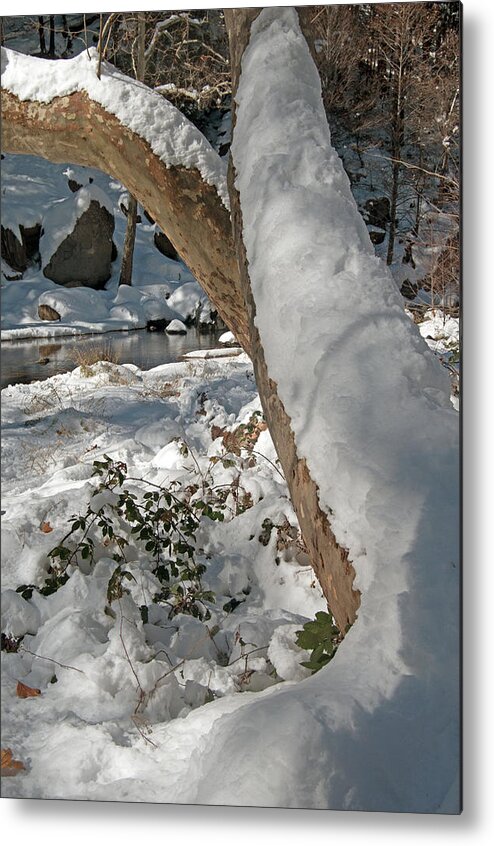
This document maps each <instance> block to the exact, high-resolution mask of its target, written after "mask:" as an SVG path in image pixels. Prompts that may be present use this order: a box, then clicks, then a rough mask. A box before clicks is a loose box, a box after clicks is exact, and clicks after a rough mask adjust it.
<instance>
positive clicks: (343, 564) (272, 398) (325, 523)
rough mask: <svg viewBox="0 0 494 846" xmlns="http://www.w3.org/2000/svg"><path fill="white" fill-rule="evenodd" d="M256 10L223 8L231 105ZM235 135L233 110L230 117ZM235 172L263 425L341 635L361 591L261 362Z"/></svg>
mask: <svg viewBox="0 0 494 846" xmlns="http://www.w3.org/2000/svg"><path fill="white" fill-rule="evenodd" d="M260 11H261V10H260V9H225V21H226V25H227V29H228V34H229V39H230V57H231V58H230V61H231V68H232V84H233V102H234V103H235V92H236V90H237V87H238V82H239V79H240V74H241V62H242V55H243V53H244V50H245V48H246V47H247V45H248V42H249V38H250V30H251V26H252V24H253V22H254V20H255V19H256V17H257V16H258V14H259V13H260ZM233 133H235V108H234V113H233ZM234 183H235V169H234V163H233V162H232V158H231V157H230V168H229V174H228V187H229V192H230V200H231V207H232V226H233V234H234V241H235V244H236V247H237V256H238V263H239V268H240V281H241V285H242V291H243V295H244V298H245V302H246V306H247V314H248V321H249V330H250V334H251V358H252V362H253V365H254V371H255V375H256V381H257V386H258V389H259V396H260V398H261V403H262V407H263V411H264V414H265V417H266V421H267V424H268V427H269V431H270V433H271V437H272V438H273V442H274V445H275V447H276V451H277V453H278V457H279V459H280V462H281V466H282V467H283V471H284V474H285V478H286V481H287V484H288V487H289V490H290V496H291V499H292V504H293V506H294V508H295V511H296V514H297V517H298V521H299V524H300V528H301V531H302V535H303V538H304V541H305V544H306V547H307V551H308V554H309V558H310V561H311V564H312V567H313V569H314V572H315V574H316V576H317V579H318V581H319V583H320V585H321V588H322V591H323V593H324V596H325V598H326V600H327V602H328V606H329V608H330V610H331V613H332V614H333V617H334V619H335V621H336V623H337V625H338V627H339V629H340V630H341V631H342V632H345V630H346V628H347V626H348V625H349V624H352V623H353V622H354V620H355V618H356V614H357V610H358V608H359V605H360V593H359V592H358V591H355V590H354V589H353V580H354V577H355V571H354V569H353V567H352V565H351V563H350V562H349V560H348V552H347V550H346V549H344V548H343V547H341V546H339V545H338V543H337V542H336V539H335V537H334V534H333V532H332V530H331V526H330V522H329V519H328V515H327V514H326V513H325V512H324V511H323V510H322V509H321V506H320V504H319V494H318V489H317V486H316V484H315V482H314V481H313V479H312V478H311V475H310V472H309V469H308V467H307V464H306V462H305V460H304V459H303V458H301V457H300V456H299V455H298V452H297V444H296V442H295V437H294V434H293V431H292V428H291V421H290V418H289V416H288V414H287V412H286V410H285V408H284V406H283V403H282V402H281V400H280V398H279V396H278V392H277V386H276V383H275V382H274V381H273V380H272V379H271V377H270V375H269V371H268V367H267V364H266V360H265V356H264V350H263V346H262V341H261V338H260V336H259V332H258V329H257V326H256V322H255V316H256V304H255V302H254V299H253V296H252V290H251V285H250V280H249V268H248V260H247V255H246V249H245V245H244V242H243V226H242V208H241V202H240V197H239V194H238V191H237V190H236V188H235V184H234Z"/></svg>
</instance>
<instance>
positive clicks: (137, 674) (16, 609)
mask: <svg viewBox="0 0 494 846" xmlns="http://www.w3.org/2000/svg"><path fill="white" fill-rule="evenodd" d="M91 370H92V375H91V376H89V377H86V376H84V375H83V373H82V372H81V368H77V369H76V370H75V371H73V372H72V373H70V374H64V375H59V376H55V377H52V378H51V379H48V380H45V381H44V382H42V383H34V384H32V385H16V386H11V387H9V388H7V389H5V390H4V391H3V392H2V414H3V425H4V429H3V437H2V452H3V460H2V471H3V484H2V509H3V511H4V514H3V517H2V538H3V544H2V588H3V593H2V631H4V632H5V633H6V634H7V635H9V636H11V637H19V636H22V635H24V637H23V640H22V643H21V648H20V649H19V651H18V652H4V653H3V654H2V666H3V672H2V707H3V718H2V725H3V738H2V743H3V745H4V746H5V745H6V746H9V747H12V748H13V749H15V754H16V756H17V757H18V758H22V760H23V761H25V762H26V767H27V769H26V772H25V773H23V774H22V776H16V778H15V779H14V778H12V779H5V780H4V781H5V785H4V786H3V794H4V795H5V796H31V797H32V796H35V797H45V798H48V797H50V798H56V797H63V798H86V799H99V800H101V799H119V800H120V801H122V800H124V799H129V800H134V801H145V802H149V801H159V802H181V803H183V802H191V801H195V797H196V793H197V790H198V782H197V779H196V777H195V776H194V775H193V770H194V766H193V763H192V762H193V760H194V759H195V755H196V754H197V750H198V749H200V747H201V745H203V744H204V743H206V741H207V737H208V736H209V733H210V732H211V730H212V727H213V726H216V725H217V724H219V723H221V722H222V720H223V718H224V717H228V715H230V714H232V713H233V712H236V711H237V709H240V710H241V711H242V712H243V711H244V709H245V708H246V706H250V703H251V702H253V701H254V699H255V698H257V697H258V696H261V697H262V696H265V695H267V693H268V692H269V691H270V690H272V691H276V690H277V689H278V687H279V686H280V685H281V686H283V685H287V684H291V683H293V682H294V681H295V680H296V679H298V678H301V677H303V676H304V675H306V672H305V671H304V670H303V668H301V667H300V666H299V662H300V661H301V660H304V659H306V658H307V653H306V652H305V651H304V650H301V649H299V648H298V647H297V646H296V644H295V642H294V640H295V634H294V632H295V631H296V630H298V629H299V628H301V626H302V625H303V623H304V622H305V621H306V620H307V619H310V618H312V617H313V616H314V614H315V612H316V611H317V610H320V609H322V608H324V601H323V598H322V596H321V592H320V590H319V588H318V587H317V586H316V585H315V583H314V580H313V576H312V570H311V568H310V567H309V566H308V565H307V561H306V560H303V559H301V557H300V553H299V551H298V550H297V549H296V548H295V547H293V548H292V549H291V550H290V549H288V548H287V549H284V550H283V554H282V556H281V558H280V559H279V561H278V562H277V560H276V559H277V552H276V544H275V534H276V532H275V531H274V532H273V536H272V538H271V540H270V542H269V543H268V544H267V545H263V544H261V543H260V542H259V540H258V536H259V534H260V532H261V527H262V523H263V521H264V520H265V519H266V518H267V517H269V518H271V519H272V520H273V522H276V521H279V522H282V520H283V519H286V520H288V521H291V524H292V525H295V519H294V515H293V510H292V508H291V505H290V502H289V499H288V497H287V489H286V486H285V484H284V482H283V479H282V477H281V476H280V474H279V473H277V472H274V471H273V464H272V462H274V461H275V460H276V456H275V454H274V447H273V445H272V442H271V439H270V437H269V435H268V433H267V431H263V432H262V436H261V437H260V438H259V440H258V443H257V452H256V456H255V458H256V461H255V463H254V464H251V463H250V462H249V461H248V460H247V459H248V458H249V456H248V455H247V454H246V453H244V454H243V458H240V459H239V461H241V466H242V468H243V469H242V472H241V484H242V486H244V487H245V489H246V490H248V491H249V492H250V494H251V496H252V507H250V508H248V509H247V510H246V511H244V512H242V513H240V514H238V516H236V517H233V513H234V512H233V511H232V512H231V513H229V512H228V510H227V512H226V518H225V520H224V522H211V521H209V520H208V521H207V524H205V525H204V527H203V528H202V529H201V534H200V537H198V545H200V546H201V547H202V548H204V553H205V554H206V555H207V556H208V567H207V574H206V575H205V576H204V578H205V580H206V584H207V587H208V588H210V589H212V590H213V591H214V593H215V596H216V600H215V603H214V604H212V605H211V606H210V607H211V613H212V616H211V619H210V620H207V621H201V620H198V619H195V618H192V617H191V616H190V615H185V614H178V615H176V616H175V617H173V618H170V616H169V613H168V610H169V609H168V608H167V607H166V606H164V605H157V604H154V603H153V602H152V601H151V598H152V596H153V594H154V593H155V592H156V589H157V587H159V583H158V582H157V579H156V577H155V576H154V575H153V574H152V573H151V571H150V560H149V557H148V556H147V555H143V553H142V551H141V552H139V551H137V550H136V549H135V547H131V548H130V550H129V552H128V554H127V562H126V565H125V566H126V569H127V570H128V571H129V572H130V573H131V574H132V576H133V579H132V580H130V581H128V582H126V585H128V589H129V591H130V593H128V594H125V595H124V596H123V597H122V599H121V600H120V601H118V602H114V603H113V604H112V607H111V611H110V613H109V612H108V600H107V588H108V581H109V578H110V577H111V575H112V573H113V571H114V570H115V566H116V565H115V561H113V560H112V559H111V558H110V557H109V555H108V550H107V549H106V548H105V547H104V546H103V547H102V548H101V550H100V551H99V552H98V554H97V561H96V564H95V566H94V568H93V569H92V571H90V569H86V570H85V569H84V567H83V566H80V567H79V568H75V569H74V571H73V572H72V575H71V576H70V578H69V580H68V581H67V582H66V583H65V584H64V585H63V586H62V587H60V588H59V589H58V590H57V591H56V592H55V593H53V594H51V595H48V596H43V595H41V594H39V593H38V592H37V591H36V590H34V591H33V593H32V596H31V597H30V598H28V599H24V598H23V597H22V596H20V594H19V593H16V592H15V589H16V588H17V586H18V585H19V584H37V585H42V584H43V581H44V579H45V577H46V567H47V563H48V561H47V557H46V556H47V553H48V551H49V550H50V549H52V548H53V547H54V546H55V545H56V544H57V543H59V542H60V540H61V539H62V538H63V536H64V535H65V533H66V532H67V530H68V526H69V523H70V517H71V515H73V514H77V513H82V512H83V511H84V510H85V508H86V504H87V503H88V502H89V500H90V497H91V495H92V494H94V496H93V497H92V500H91V502H92V507H93V509H94V510H95V511H99V510H100V509H101V508H103V507H104V506H105V505H106V506H108V504H111V503H112V502H114V500H115V492H112V491H103V492H100V493H98V492H96V491H95V485H96V480H95V479H94V477H92V476H91V471H92V463H93V461H94V460H101V459H102V457H103V455H105V454H110V455H111V456H114V457H115V458H118V459H119V460H124V461H127V462H128V475H129V476H133V477H135V478H136V479H138V478H142V479H148V480H150V481H151V482H153V483H162V484H168V485H170V484H172V483H174V482H177V481H178V482H179V483H180V484H181V485H182V486H183V485H189V484H191V483H192V482H194V481H195V480H197V481H199V482H201V480H204V479H205V478H210V480H211V484H212V485H213V486H224V485H225V484H226V485H228V484H231V483H232V481H233V480H234V479H235V476H236V474H237V469H236V467H235V468H230V467H223V466H222V464H221V462H211V458H212V457H216V456H221V455H223V454H224V450H223V446H222V441H221V438H216V439H215V440H214V441H213V440H212V427H213V426H218V427H221V428H222V429H223V428H225V427H226V428H227V429H229V430H234V429H235V428H236V427H237V426H238V425H239V424H241V423H245V422H247V421H248V420H249V419H250V417H251V415H252V413H253V412H254V411H256V410H258V409H259V399H258V396H257V393H256V387H255V384H254V382H253V379H252V370H251V362H250V361H249V359H248V358H247V356H246V355H245V354H241V355H238V356H236V357H235V358H234V359H231V360H227V361H224V360H223V359H222V358H218V359H210V360H197V361H186V362H182V363H176V364H170V365H162V366H160V367H157V368H154V369H152V370H149V371H140V370H139V369H138V368H136V367H134V366H124V365H115V364H112V363H109V362H102V363H100V365H99V366H94V367H93V368H92V369H91ZM170 388H172V390H170ZM203 395H205V396H203ZM201 396H203V399H202V405H201V406H198V397H201ZM199 408H200V410H201V411H203V412H204V413H200V414H198V409H199ZM26 423H28V424H29V425H27V426H26ZM184 441H185V442H186V443H187V444H188V447H189V454H188V456H185V455H184V454H183V452H182V450H181V449H180V444H181V443H182V442H184ZM239 466H240V465H239ZM132 490H134V491H135V492H138V491H141V493H142V492H143V491H145V490H146V484H145V483H138V482H136V483H134V484H133V486H132ZM42 527H44V528H42ZM47 527H48V531H47ZM233 598H235V599H236V602H237V603H238V604H237V606H236V607H235V608H234V610H230V611H227V610H223V606H224V605H225V604H226V603H227V602H231V601H232V599H233ZM143 603H144V604H148V605H149V617H148V620H147V622H145V623H144V622H143V621H142V619H141V614H140V611H139V608H140V606H142V605H143ZM297 659H298V660H297ZM275 666H278V667H279V669H280V674H277V673H276V669H275ZM283 679H288V681H283ZM137 680H138V681H137ZM17 681H22V682H23V683H24V684H26V685H28V686H30V687H36V688H38V689H39V690H41V695H40V696H38V697H36V700H34V699H18V698H17V697H16V694H15V691H16V685H17ZM263 691H264V692H263ZM191 767H192V772H191ZM197 772H199V770H197Z"/></svg>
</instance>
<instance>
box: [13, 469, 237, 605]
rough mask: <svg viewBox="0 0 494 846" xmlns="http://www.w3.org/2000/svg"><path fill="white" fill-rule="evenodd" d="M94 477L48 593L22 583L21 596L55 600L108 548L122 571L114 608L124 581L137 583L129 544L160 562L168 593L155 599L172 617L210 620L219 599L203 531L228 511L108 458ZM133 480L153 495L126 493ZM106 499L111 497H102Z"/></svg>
mask: <svg viewBox="0 0 494 846" xmlns="http://www.w3.org/2000/svg"><path fill="white" fill-rule="evenodd" d="M93 476H99V477H100V478H101V482H100V484H99V485H98V486H97V488H96V489H95V491H94V493H93V495H92V496H91V499H90V501H89V503H88V506H87V508H86V512H85V513H84V514H79V515H73V517H72V518H71V519H72V524H71V527H70V530H69V531H68V532H67V534H66V535H65V536H64V537H63V538H62V540H61V541H60V543H58V544H57V546H55V547H54V548H53V549H51V550H50V552H49V553H48V557H49V558H50V559H51V561H52V564H51V566H50V568H49V571H48V578H47V579H46V581H45V584H44V586H43V587H42V588H35V587H34V586H33V585H21V586H20V587H19V588H18V589H17V590H18V592H19V593H21V594H22V595H23V596H24V597H25V598H29V597H30V596H31V595H32V592H33V590H39V592H40V593H42V594H44V595H48V594H50V593H53V592H55V591H56V590H58V588H59V587H61V586H62V585H63V584H65V582H66V581H67V579H68V578H69V576H70V572H71V569H72V568H74V567H78V566H85V568H86V569H91V568H92V566H93V565H94V563H95V560H96V555H97V547H98V545H102V546H103V547H105V548H106V550H107V552H106V554H107V555H108V557H111V558H113V560H114V561H115V563H116V565H117V566H116V568H115V570H114V572H113V574H112V576H111V578H110V580H109V583H108V591H107V599H108V603H109V604H110V605H111V603H112V602H113V601H115V600H116V599H119V598H120V597H121V596H122V595H123V593H124V592H125V591H126V588H125V587H124V582H125V581H127V580H132V579H134V577H133V575H132V574H131V573H130V572H129V570H128V569H126V566H125V565H126V563H127V556H126V549H127V547H128V546H129V538H132V539H133V541H134V544H135V546H137V547H138V548H141V550H142V551H144V552H145V553H147V554H148V555H149V556H150V557H151V559H152V562H153V566H152V570H151V571H152V573H153V574H154V575H155V576H157V578H158V580H159V582H160V584H161V586H162V587H161V590H160V591H159V592H158V593H157V594H156V595H155V596H154V598H153V601H154V602H156V603H160V604H166V605H169V606H170V616H174V615H175V614H178V613H179V612H180V613H185V614H191V615H193V616H195V617H200V618H201V619H208V618H209V617H210V612H209V611H208V609H207V606H206V604H205V603H207V602H213V601H214V594H213V593H212V592H211V591H208V590H206V589H205V588H204V587H203V585H202V582H201V576H203V574H204V573H205V572H206V565H205V563H204V560H202V559H201V551H200V550H197V549H196V533H197V530H198V528H199V525H200V523H201V520H202V519H203V518H205V517H206V518H208V519H210V520H219V521H222V520H223V519H224V514H223V511H222V510H221V508H218V507H213V505H212V504H211V503H210V502H206V501H204V500H201V499H195V500H194V501H193V502H191V501H190V494H191V490H192V492H193V493H195V492H196V491H197V488H192V489H190V488H188V489H185V490H184V491H180V492H177V493H175V492H172V491H171V490H170V489H167V488H164V487H162V486H160V485H156V484H153V483H152V482H148V481H146V480H144V479H132V478H128V477H127V466H126V464H125V463H124V462H121V461H114V460H113V459H111V458H110V457H109V456H108V455H104V456H103V460H102V461H95V462H93ZM129 482H141V483H145V485H146V487H148V488H152V489H151V490H147V491H146V492H145V493H143V494H142V495H141V496H140V497H139V496H138V495H137V494H136V493H133V492H132V491H130V490H129V489H128V487H127V485H128V483H129ZM100 494H105V495H106V496H103V498H102V497H101V496H99V495H100Z"/></svg>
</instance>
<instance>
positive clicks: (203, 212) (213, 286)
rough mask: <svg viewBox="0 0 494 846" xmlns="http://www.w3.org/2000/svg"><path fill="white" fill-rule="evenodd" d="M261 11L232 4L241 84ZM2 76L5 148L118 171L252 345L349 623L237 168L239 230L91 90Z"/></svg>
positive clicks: (332, 596)
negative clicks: (288, 400)
mask: <svg viewBox="0 0 494 846" xmlns="http://www.w3.org/2000/svg"><path fill="white" fill-rule="evenodd" d="M257 13H258V10H243V9H239V10H230V11H228V12H227V21H228V27H229V33H230V39H231V51H232V68H233V81H234V84H235V85H236V84H237V82H238V78H239V72H240V63H241V58H242V53H243V51H244V49H245V46H246V44H247V43H248V40H249V32H250V24H251V22H252V20H253V19H254V18H255V16H256V15H257ZM26 58H27V57H26ZM19 59H20V57H17V60H19ZM29 61H30V62H32V61H33V59H30V60H29ZM38 61H42V60H38ZM43 64H44V73H47V72H48V73H49V70H47V69H46V65H47V63H43ZM54 65H55V63H50V66H52V67H53V66H54ZM132 84H133V82H132V80H130V79H129V85H132ZM134 84H135V83H134ZM4 85H5V86H6V89H7V90H4V91H3V92H2V118H3V147H4V150H5V151H6V152H11V153H24V154H32V155H38V156H41V157H43V158H46V159H49V160H51V161H54V162H72V163H75V164H81V165H88V166H90V167H96V168H98V169H99V170H103V171H105V172H106V173H108V174H110V175H111V176H113V177H114V178H116V179H118V180H120V181H121V182H122V183H123V184H124V185H125V186H126V187H127V189H128V190H129V191H130V192H131V193H132V194H133V195H134V196H135V197H136V198H137V199H138V200H139V202H140V203H141V204H142V205H143V207H144V208H145V209H146V211H148V212H149V214H150V215H151V216H152V217H153V219H154V220H156V221H157V223H158V224H159V225H160V226H161V228H162V229H163V230H164V231H165V232H166V234H167V235H168V236H169V238H170V240H171V241H172V243H173V244H174V246H175V248H176V249H177V251H178V252H179V254H180V255H181V256H182V258H183V259H184V261H185V262H186V264H187V265H188V267H189V268H190V269H191V271H192V272H193V273H194V275H195V276H196V278H197V279H198V281H199V282H200V283H201V285H202V287H203V288H204V290H205V292H206V293H207V294H208V296H209V297H210V299H211V300H212V302H213V303H214V305H215V307H216V308H217V309H218V312H219V314H220V315H221V317H222V318H223V320H224V321H225V323H226V324H227V325H228V326H229V327H230V329H231V330H232V331H233V332H234V334H235V335H236V337H237V339H238V341H239V342H240V343H241V345H242V346H243V347H244V349H245V350H246V351H247V352H248V353H249V354H250V355H251V357H252V359H253V364H254V367H255V372H256V378H257V384H258V389H259V393H260V397H261V402H262V405H263V409H264V412H265V414H266V418H267V422H268V425H269V429H270V432H271V435H272V438H273V441H274V444H275V447H276V449H277V452H278V456H279V459H280V462H281V465H282V468H283V471H284V474H285V478H286V480H287V483H288V486H289V490H290V495H291V497H292V501H293V505H294V508H295V511H296V513H297V517H298V520H299V523H300V527H301V530H302V534H303V537H304V540H305V543H306V546H307V550H308V553H309V557H310V560H311V564H312V566H313V569H314V571H315V574H316V576H317V578H318V580H319V582H320V585H321V588H322V591H323V593H324V596H325V598H326V600H327V602H328V605H329V608H330V609H331V611H332V613H333V616H334V618H335V620H336V622H337V624H338V626H339V628H340V629H341V631H342V632H343V631H345V629H346V627H347V626H348V624H349V623H352V622H353V621H354V619H355V617H356V612H357V609H358V607H359V601H360V595H359V593H358V592H357V591H355V590H354V589H353V587H352V585H353V579H354V571H353V568H352V566H351V564H350V562H349V560H348V554H347V551H346V550H345V549H344V548H343V547H341V546H339V545H338V544H337V543H336V540H335V538H334V535H333V533H332V531H331V527H330V521H329V519H328V514H327V513H325V512H324V511H323V509H322V508H321V506H320V503H319V496H318V489H317V486H316V484H315V482H314V481H313V479H312V478H311V474H310V472H309V469H308V467H307V464H306V462H305V460H304V459H303V457H301V456H300V455H299V454H298V451H297V444H296V442H295V437H294V434H293V431H292V428H291V421H290V418H289V416H288V415H287V413H286V410H285V408H284V406H283V403H282V402H281V400H280V398H279V396H278V393H277V386H276V384H275V382H274V381H273V379H272V378H271V376H270V373H269V371H268V368H267V365H266V361H265V357H264V351H263V346H262V343H261V340H260V337H259V333H258V330H257V327H256V324H255V314H256V304H255V302H254V298H253V296H252V291H251V287H250V281H249V273H248V267H247V261H246V254H245V246H244V243H243V238H242V211H241V207H240V203H239V199H238V195H237V192H236V190H235V188H234V185H233V178H234V175H233V172H232V173H231V174H230V179H229V182H230V185H229V188H230V195H231V199H232V202H233V229H234V237H232V224H231V221H230V215H229V213H228V211H227V209H226V208H225V207H224V205H223V204H222V202H221V200H220V198H219V195H218V193H217V190H216V188H214V187H213V186H211V185H209V184H208V183H206V182H205V180H204V179H203V178H202V177H201V174H200V173H199V171H198V170H197V169H192V168H188V167H185V166H182V165H180V164H179V165H173V166H170V165H168V166H167V165H166V164H165V163H164V162H163V161H162V160H161V159H160V158H159V157H158V156H157V155H156V154H155V153H154V152H153V150H152V149H151V147H150V145H149V144H148V143H147V142H146V141H145V140H143V138H141V137H140V136H139V135H138V134H137V133H136V132H133V131H132V130H131V129H129V127H128V126H126V125H125V124H124V123H122V122H121V121H120V120H119V119H118V118H117V117H116V116H115V115H113V114H111V113H110V112H109V111H107V110H106V109H105V108H104V107H103V106H102V105H100V104H99V103H98V102H95V101H94V100H92V99H91V98H90V97H89V96H88V94H87V92H86V91H75V92H73V93H71V94H68V95H65V96H60V97H54V98H53V99H52V100H51V101H50V102H48V103H42V102H39V101H33V100H23V99H20V97H19V96H16V94H14V93H12V92H11V91H10V90H8V85H7V84H6V83H5V79H4ZM156 97H157V98H159V95H156ZM184 120H185V119H184ZM234 239H235V242H236V249H235V244H234ZM239 266H240V278H239V270H238V268H239Z"/></svg>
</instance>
